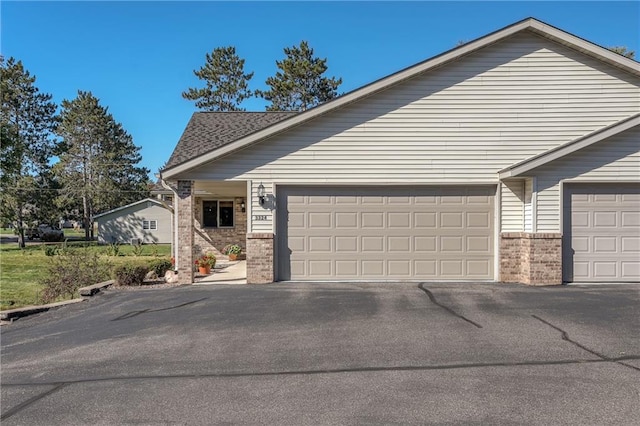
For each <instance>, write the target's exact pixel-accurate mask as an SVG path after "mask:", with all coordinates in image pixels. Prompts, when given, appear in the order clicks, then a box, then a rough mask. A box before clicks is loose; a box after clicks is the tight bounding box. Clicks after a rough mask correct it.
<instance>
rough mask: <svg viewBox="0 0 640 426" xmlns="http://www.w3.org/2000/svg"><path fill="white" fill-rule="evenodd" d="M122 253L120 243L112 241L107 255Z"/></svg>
mask: <svg viewBox="0 0 640 426" xmlns="http://www.w3.org/2000/svg"><path fill="white" fill-rule="evenodd" d="M119 255H120V243H119V242H117V241H112V242H110V243H109V246H108V247H107V256H119Z"/></svg>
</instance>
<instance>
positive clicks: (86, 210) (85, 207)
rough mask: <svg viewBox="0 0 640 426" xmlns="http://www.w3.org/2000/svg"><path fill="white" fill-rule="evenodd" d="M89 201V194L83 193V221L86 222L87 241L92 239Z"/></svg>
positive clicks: (85, 237)
mask: <svg viewBox="0 0 640 426" xmlns="http://www.w3.org/2000/svg"><path fill="white" fill-rule="evenodd" d="M88 204H89V203H88V202H87V196H86V195H83V196H82V209H83V210H84V211H83V214H84V218H83V222H84V239H85V241H90V239H89V238H90V235H89V206H88Z"/></svg>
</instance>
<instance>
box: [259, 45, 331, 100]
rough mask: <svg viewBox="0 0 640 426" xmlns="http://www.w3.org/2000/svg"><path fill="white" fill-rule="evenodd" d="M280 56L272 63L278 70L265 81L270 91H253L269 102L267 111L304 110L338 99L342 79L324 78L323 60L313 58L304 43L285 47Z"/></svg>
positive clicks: (311, 51)
mask: <svg viewBox="0 0 640 426" xmlns="http://www.w3.org/2000/svg"><path fill="white" fill-rule="evenodd" d="M284 53H285V55H286V57H285V58H284V59H283V60H282V61H276V66H277V67H278V69H279V71H277V72H276V75H275V76H273V77H269V78H267V81H266V84H267V85H268V86H269V87H270V89H269V90H266V91H257V92H256V94H258V96H261V97H263V98H264V99H266V100H267V101H270V102H271V105H269V106H268V107H267V111H304V110H307V109H309V108H313V107H314V106H316V105H319V104H321V103H323V102H326V101H329V100H331V99H333V98H335V97H336V96H338V86H340V84H342V78H335V77H325V76H324V73H325V72H326V71H327V68H328V67H327V59H326V58H324V59H321V58H318V57H314V56H313V49H312V48H311V47H309V44H308V43H307V42H306V41H302V42H300V45H299V46H292V47H285V48H284Z"/></svg>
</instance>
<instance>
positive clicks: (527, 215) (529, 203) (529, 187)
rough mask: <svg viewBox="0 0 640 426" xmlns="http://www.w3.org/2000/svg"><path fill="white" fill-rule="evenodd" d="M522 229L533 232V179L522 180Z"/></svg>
mask: <svg viewBox="0 0 640 426" xmlns="http://www.w3.org/2000/svg"><path fill="white" fill-rule="evenodd" d="M524 231H525V232H534V229H533V179H531V178H527V179H525V180H524Z"/></svg>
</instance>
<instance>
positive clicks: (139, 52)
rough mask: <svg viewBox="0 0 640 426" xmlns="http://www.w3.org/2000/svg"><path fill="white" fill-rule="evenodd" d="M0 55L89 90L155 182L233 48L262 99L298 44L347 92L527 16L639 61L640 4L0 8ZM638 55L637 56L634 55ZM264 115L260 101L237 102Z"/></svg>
mask: <svg viewBox="0 0 640 426" xmlns="http://www.w3.org/2000/svg"><path fill="white" fill-rule="evenodd" d="M0 13H1V24H2V28H1V53H2V55H4V56H5V57H10V56H13V57H15V58H16V59H20V60H22V61H23V63H24V65H25V67H26V68H27V69H28V70H29V71H30V72H31V73H32V74H34V75H36V77H37V81H36V84H37V86H38V87H39V88H40V90H42V91H44V92H47V93H51V94H52V95H53V96H54V100H55V101H56V102H57V103H58V104H59V103H60V102H61V101H62V100H63V99H73V98H75V97H76V95H77V91H78V90H85V91H91V92H92V93H93V94H94V95H95V96H96V97H98V98H99V99H100V101H101V103H102V105H104V106H107V107H109V111H110V112H111V113H112V114H113V115H114V117H115V119H116V120H117V121H119V122H121V123H122V124H123V126H124V127H125V129H126V130H127V131H128V132H129V133H130V134H131V135H132V136H133V138H134V142H135V143H136V145H138V146H141V147H142V156H143V162H142V164H143V165H144V166H146V167H147V168H149V169H150V170H151V172H152V174H153V173H155V172H157V170H158V168H159V167H160V166H161V165H162V164H163V163H164V162H165V161H166V160H167V159H168V158H169V156H170V155H171V152H172V151H173V148H174V146H175V144H176V142H177V141H178V139H179V138H180V135H181V134H182V131H183V130H184V127H185V125H186V124H187V122H188V120H189V117H190V116H191V114H192V113H193V112H194V111H195V110H196V109H195V106H194V104H193V103H192V102H190V101H187V100H184V99H182V97H181V93H182V91H184V90H186V89H187V88H188V87H194V86H199V81H198V79H197V78H196V77H195V76H194V75H193V70H194V69H197V68H199V67H200V66H202V65H203V64H204V61H205V53H207V52H210V51H211V50H213V49H214V48H215V47H218V46H229V45H232V46H235V47H236V50H237V52H238V54H239V55H240V56H241V57H243V58H244V59H246V63H245V67H246V70H247V71H254V72H255V75H254V78H253V80H252V83H251V87H252V89H260V88H263V89H264V88H266V87H265V84H264V81H265V79H266V78H267V77H269V76H271V75H273V74H275V72H276V66H275V61H276V60H280V59H282V58H283V56H284V53H283V50H282V49H283V48H284V47H288V46H293V45H297V44H299V42H300V41H301V40H307V41H308V42H309V44H310V45H311V47H313V48H314V49H315V54H316V55H317V56H320V57H323V58H324V57H326V58H328V65H329V70H328V74H329V75H332V76H337V77H342V79H343V84H342V86H340V91H341V92H348V91H351V90H353V89H355V88H358V87H360V86H362V85H364V84H366V83H369V82H371V81H373V80H376V79H378V78H381V77H384V76H385V75H388V74H390V73H393V72H395V71H398V70H400V69H402V68H405V67H407V66H410V65H412V64H414V63H417V62H419V61H422V60H425V59H427V58H429V57H431V56H434V55H437V54H439V53H442V52H443V51H446V50H449V49H451V48H453V47H454V46H455V45H456V44H457V43H458V41H461V40H464V41H470V40H473V39H475V38H478V37H481V36H483V35H485V34H487V33H490V32H493V31H495V30H498V29H500V28H503V27H505V26H507V25H510V24H512V23H514V22H516V21H519V20H521V19H524V18H526V17H529V16H532V17H535V18H537V19H540V20H542V21H544V22H546V23H548V24H551V25H553V26H556V27H559V28H560V29H563V30H565V31H568V32H570V33H573V34H575V35H577V36H580V37H582V38H585V39H587V40H589V41H592V42H594V43H597V44H599V45H602V46H613V45H623V46H626V47H628V48H629V49H631V50H634V51H636V52H638V51H639V50H640V2H638V1H634V2H611V1H606V2H595V1H572V2H551V1H546V2H525V1H502V2H484V1H472V2H453V1H451V2H432V1H425V2H355V1H354V2H205V1H201V2H164V1H162V2H159V1H144V2H115V1H114V2H91V1H87V2H77V1H76V2H52V1H48V2H25V1H7V0H3V1H2V3H1V5H0ZM638 53H639V54H640V52H638ZM243 106H244V107H245V108H247V109H248V110H250V111H263V110H264V108H265V102H264V101H262V100H257V99H255V100H250V101H246V102H245V104H244V105H243Z"/></svg>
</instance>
